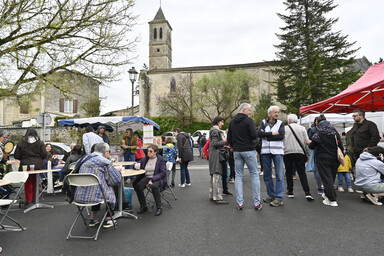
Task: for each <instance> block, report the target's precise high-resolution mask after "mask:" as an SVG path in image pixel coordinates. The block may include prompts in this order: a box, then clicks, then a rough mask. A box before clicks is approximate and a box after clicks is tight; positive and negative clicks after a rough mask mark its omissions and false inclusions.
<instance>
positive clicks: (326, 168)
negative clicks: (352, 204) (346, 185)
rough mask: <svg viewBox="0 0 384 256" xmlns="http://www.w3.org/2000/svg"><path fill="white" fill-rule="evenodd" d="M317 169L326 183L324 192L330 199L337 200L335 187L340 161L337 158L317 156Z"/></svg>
mask: <svg viewBox="0 0 384 256" xmlns="http://www.w3.org/2000/svg"><path fill="white" fill-rule="evenodd" d="M316 165H317V171H318V172H319V174H320V177H321V180H322V181H323V184H324V193H325V195H326V196H327V197H328V199H329V200H330V201H336V191H335V187H334V183H335V179H336V174H337V168H338V167H339V165H340V163H339V161H338V160H337V158H336V157H335V158H316Z"/></svg>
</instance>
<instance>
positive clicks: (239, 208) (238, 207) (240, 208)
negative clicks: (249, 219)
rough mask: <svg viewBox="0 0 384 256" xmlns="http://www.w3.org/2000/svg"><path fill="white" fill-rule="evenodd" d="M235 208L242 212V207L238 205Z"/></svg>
mask: <svg viewBox="0 0 384 256" xmlns="http://www.w3.org/2000/svg"><path fill="white" fill-rule="evenodd" d="M236 208H237V210H243V208H244V205H238V204H236Z"/></svg>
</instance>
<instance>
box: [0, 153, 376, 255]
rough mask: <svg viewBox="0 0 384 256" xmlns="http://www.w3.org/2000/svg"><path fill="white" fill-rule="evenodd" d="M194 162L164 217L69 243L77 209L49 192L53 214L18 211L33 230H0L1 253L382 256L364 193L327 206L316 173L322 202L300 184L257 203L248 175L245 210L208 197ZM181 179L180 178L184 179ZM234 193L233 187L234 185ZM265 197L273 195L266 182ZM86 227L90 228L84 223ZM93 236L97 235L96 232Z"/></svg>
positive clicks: (203, 164)
mask: <svg viewBox="0 0 384 256" xmlns="http://www.w3.org/2000/svg"><path fill="white" fill-rule="evenodd" d="M195 159H196V160H195V161H194V162H192V163H191V168H190V173H191V177H192V186H191V187H189V188H175V192H176V194H177V197H178V200H176V201H171V202H172V205H173V208H172V209H168V208H164V210H163V214H162V215H161V216H159V217H155V216H154V213H153V212H152V213H145V214H143V215H140V218H139V219H138V220H132V219H118V227H117V229H116V230H113V229H107V230H101V232H100V235H99V240H98V241H97V242H95V241H93V240H75V239H71V240H69V241H67V240H66V239H65V238H66V235H67V232H68V230H69V227H70V224H71V223H72V220H73V218H74V216H75V212H76V208H75V206H74V205H68V204H67V203H66V202H65V201H64V196H63V195H62V194H58V195H46V196H45V197H44V200H43V201H44V203H50V204H53V205H54V206H55V208H54V209H39V210H34V211H31V212H29V213H26V214H24V213H23V211H22V209H17V208H15V209H14V210H13V211H12V216H13V217H15V218H16V219H18V220H20V221H21V222H22V224H23V225H25V226H26V227H27V230H25V231H23V232H0V247H2V249H3V251H2V252H1V253H0V255H39V256H44V255H141V256H142V255H322V256H323V255H381V254H382V252H383V249H384V246H383V245H382V244H383V243H382V241H381V238H382V237H383V225H382V224H381V220H382V219H383V217H382V216H383V211H384V209H383V207H384V206H375V205H372V204H369V203H366V202H363V201H361V199H359V195H358V194H356V193H354V194H349V193H338V202H339V207H329V206H324V205H323V204H322V200H321V197H320V196H318V195H315V193H314V192H315V181H314V179H313V175H312V174H309V182H310V186H311V188H312V190H313V194H314V196H315V200H314V201H312V202H308V201H307V200H306V199H305V197H304V192H303V191H302V190H301V186H300V182H299V180H296V181H295V191H294V192H295V198H293V199H291V198H284V206H282V207H277V208H274V207H270V206H269V205H266V204H265V205H264V208H263V210H262V211H255V210H254V209H253V205H252V195H251V182H250V177H249V173H248V171H246V175H245V179H244V199H245V208H244V210H243V211H238V210H237V209H236V207H235V198H234V197H227V199H228V200H229V201H230V204H229V205H215V204H214V203H212V202H210V200H209V199H208V180H209V178H208V177H209V176H208V166H207V164H208V162H207V161H205V160H201V159H198V158H197V157H196V158H195ZM176 177H177V179H179V173H178V174H177V176H176ZM230 190H231V192H234V185H232V184H231V185H230ZM261 194H262V196H266V192H265V185H264V182H263V181H261ZM133 203H134V210H137V209H138V204H137V198H136V195H134V197H133ZM80 230H84V229H83V226H80ZM92 231H93V230H92Z"/></svg>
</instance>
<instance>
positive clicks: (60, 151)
mask: <svg viewBox="0 0 384 256" xmlns="http://www.w3.org/2000/svg"><path fill="white" fill-rule="evenodd" d="M46 143H50V144H51V145H52V147H53V149H54V150H55V154H56V155H58V156H59V159H60V160H62V159H63V157H64V155H65V154H67V153H69V152H71V147H70V146H69V145H68V144H65V143H60V142H46Z"/></svg>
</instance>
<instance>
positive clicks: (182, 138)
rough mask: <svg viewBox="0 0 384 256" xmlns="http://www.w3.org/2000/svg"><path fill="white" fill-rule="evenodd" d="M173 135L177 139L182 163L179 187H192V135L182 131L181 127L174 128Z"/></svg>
mask: <svg viewBox="0 0 384 256" xmlns="http://www.w3.org/2000/svg"><path fill="white" fill-rule="evenodd" d="M173 136H175V137H176V139H177V143H176V146H177V151H178V157H179V163H180V184H179V187H181V188H185V186H187V187H190V186H191V185H192V184H191V177H190V176H189V171H188V163H189V162H190V161H193V151H192V147H191V142H190V136H189V135H188V134H187V133H185V132H180V129H179V128H174V129H173Z"/></svg>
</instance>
